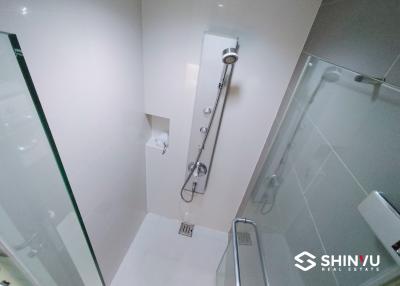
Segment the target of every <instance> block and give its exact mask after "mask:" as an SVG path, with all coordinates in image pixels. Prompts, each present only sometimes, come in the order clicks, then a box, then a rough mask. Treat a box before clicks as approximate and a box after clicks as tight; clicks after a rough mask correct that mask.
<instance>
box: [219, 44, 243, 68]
mask: <svg viewBox="0 0 400 286" xmlns="http://www.w3.org/2000/svg"><path fill="white" fill-rule="evenodd" d="M238 59H239V56H238V53H237V49H236V48H227V49H225V50H223V51H222V62H223V63H224V64H226V65H231V64H234V63H236V61H237V60H238Z"/></svg>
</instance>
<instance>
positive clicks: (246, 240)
mask: <svg viewBox="0 0 400 286" xmlns="http://www.w3.org/2000/svg"><path fill="white" fill-rule="evenodd" d="M237 238H238V243H239V244H240V245H252V242H251V236H250V233H248V232H241V231H238V232H237Z"/></svg>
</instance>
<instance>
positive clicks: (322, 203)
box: [217, 55, 400, 286]
mask: <svg viewBox="0 0 400 286" xmlns="http://www.w3.org/2000/svg"><path fill="white" fill-rule="evenodd" d="M298 67H299V73H300V78H299V79H298V80H294V82H293V84H291V85H290V87H289V89H288V92H289V93H290V94H291V96H290V104H289V105H288V107H287V108H286V112H285V116H283V119H282V120H280V124H279V128H278V131H277V132H276V136H275V139H274V140H273V141H274V142H273V144H272V146H271V148H270V150H269V153H268V155H267V156H266V160H265V162H264V163H263V167H262V169H261V171H260V174H259V176H258V178H257V180H256V183H255V187H254V189H253V190H252V193H251V195H250V196H249V197H250V198H249V199H248V201H247V202H246V203H245V204H244V205H245V207H244V208H243V209H242V212H241V213H240V216H242V217H247V218H249V219H252V220H254V221H256V223H257V225H258V228H259V231H260V233H261V237H262V239H261V240H262V244H263V247H262V249H261V251H262V252H263V253H264V258H265V261H266V271H267V275H268V279H269V282H270V285H272V286H273V285H298V286H302V285H303V286H319V285H325V286H327V285H329V286H339V285H343V286H379V285H398V284H396V283H394V284H386V283H392V282H389V281H391V280H392V279H396V278H397V279H398V277H399V276H400V267H399V265H398V264H397V263H396V262H395V260H394V259H393V258H392V255H394V256H395V254H394V253H393V251H394V250H393V249H390V247H387V245H384V244H383V243H381V241H380V239H379V238H378V235H377V234H376V233H375V232H374V231H373V230H372V229H371V228H370V227H369V225H368V224H367V222H366V221H365V220H364V218H363V216H362V214H361V213H360V211H359V210H358V206H359V205H360V204H361V202H363V201H364V200H365V199H366V198H367V196H368V195H369V194H370V193H371V192H373V191H379V192H382V193H383V194H384V195H385V197H386V198H387V200H388V201H390V203H391V204H392V205H393V206H394V207H395V208H397V209H398V210H399V209H400V191H399V187H400V176H399V167H400V165H399V162H400V136H399V135H400V124H399V123H400V89H399V88H398V87H396V86H391V85H388V84H386V83H385V82H383V81H380V80H378V79H374V78H371V77H368V76H364V75H360V74H359V73H356V72H353V71H350V70H347V69H345V68H342V67H338V66H336V65H333V64H331V63H328V62H326V61H323V60H320V59H318V58H315V57H312V56H307V55H303V56H302V60H301V62H300V64H299V65H298ZM300 71H301V72H300ZM371 211H372V212H374V211H375V212H376V211H377V209H371ZM385 223H386V224H387V221H385V220H382V224H385ZM392 227H393V228H396V227H398V226H397V225H392ZM239 231H241V232H246V233H248V234H249V235H250V236H251V237H252V240H253V242H254V241H255V240H254V232H253V231H252V230H239ZM228 248H229V249H228V250H227V255H226V257H225V258H224V260H223V261H222V263H221V265H220V268H219V270H218V276H217V277H218V282H219V284H218V285H226V286H227V285H232V277H233V276H232V274H233V271H232V265H233V262H232V255H231V252H232V250H231V249H230V248H232V245H231V244H230V245H229V246H228ZM255 248H256V244H255V243H253V244H252V245H248V244H240V243H239V252H240V256H239V257H242V258H241V259H240V260H241V261H240V270H241V276H242V277H243V279H247V280H248V281H250V280H249V279H250V278H252V277H256V275H258V276H260V273H261V271H260V270H259V269H260V268H259V267H260V266H259V264H260V263H259V261H258V260H257V254H251V253H252V252H253V253H256V252H255ZM304 251H307V252H308V253H310V254H311V255H313V256H314V257H315V262H316V265H315V267H312V265H311V269H307V270H302V269H299V268H298V267H296V265H295V263H296V261H295V257H296V256H298V255H300V256H301V253H303V252H304ZM323 255H328V256H329V257H331V256H332V255H333V256H336V258H337V257H338V255H342V257H343V256H345V255H346V256H347V255H351V256H353V257H354V256H357V257H361V256H362V257H366V255H370V256H371V255H372V256H374V257H375V256H377V255H379V256H380V263H379V267H378V268H368V269H366V268H365V267H359V268H357V269H356V270H354V268H351V267H350V268H348V267H345V266H342V267H340V269H339V267H337V268H336V269H333V268H331V269H329V270H327V269H324V270H323V269H322V267H320V265H321V264H320V262H321V258H322V256H323ZM306 259H307V258H303V261H306ZM360 259H361V258H360ZM304 264H305V266H307V262H304ZM337 265H338V264H336V266H337ZM366 265H368V264H366ZM255 269H257V270H258V271H257V274H254V273H253V272H254V271H255ZM244 281H245V282H243V283H242V285H246V286H247V285H260V284H254V283H253V284H251V283H250V282H247V283H246V280H244Z"/></svg>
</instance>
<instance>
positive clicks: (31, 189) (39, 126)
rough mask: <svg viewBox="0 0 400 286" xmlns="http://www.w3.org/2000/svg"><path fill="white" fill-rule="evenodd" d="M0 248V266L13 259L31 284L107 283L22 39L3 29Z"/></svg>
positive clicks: (0, 38)
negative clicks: (54, 137)
mask: <svg viewBox="0 0 400 286" xmlns="http://www.w3.org/2000/svg"><path fill="white" fill-rule="evenodd" d="M0 251H1V252H0V256H1V257H2V259H1V260H0V268H2V264H1V263H2V262H4V261H5V260H9V262H10V264H12V265H14V266H15V267H16V268H18V270H19V272H20V273H23V275H24V279H26V280H27V281H30V282H29V283H30V284H31V285H37V286H38V285H46V286H56V285H57V286H62V285H75V286H83V285H90V286H101V285H104V283H103V280H102V278H101V273H100V271H99V268H98V265H97V262H96V260H95V256H94V253H93V250H92V248H91V245H90V242H89V240H88V236H87V233H86V231H85V228H84V225H83V222H82V219H81V217H80V214H79V211H78V209H77V206H76V203H75V201H74V198H73V195H72V191H71V188H70V185H69V183H68V179H67V177H66V174H65V171H64V169H63V166H62V164H61V160H60V157H59V155H58V152H57V149H56V146H55V144H54V141H53V138H52V136H51V133H50V129H49V127H48V125H47V122H46V119H45V116H44V113H43V110H42V108H41V106H40V103H39V99H38V97H37V94H36V92H35V89H34V86H33V83H32V80H31V78H30V75H29V72H28V69H27V66H26V63H25V60H24V57H23V54H22V52H21V50H20V47H19V44H18V41H17V38H16V36H15V35H11V34H6V33H0ZM3 268H4V267H3ZM3 274H4V273H3V272H1V271H0V282H1V281H2V276H1V275H3ZM9 282H11V285H18V283H12V282H13V281H9ZM21 285H22V284H21ZM23 285H28V284H26V283H25V284H23Z"/></svg>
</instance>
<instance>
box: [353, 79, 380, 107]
mask: <svg viewBox="0 0 400 286" xmlns="http://www.w3.org/2000/svg"><path fill="white" fill-rule="evenodd" d="M354 81H356V82H359V83H365V84H370V85H372V86H373V90H372V101H375V100H376V99H377V98H378V96H379V89H380V88H381V85H382V83H384V82H385V79H384V78H377V77H373V78H371V77H367V76H363V75H357V76H355V77H354Z"/></svg>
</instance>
